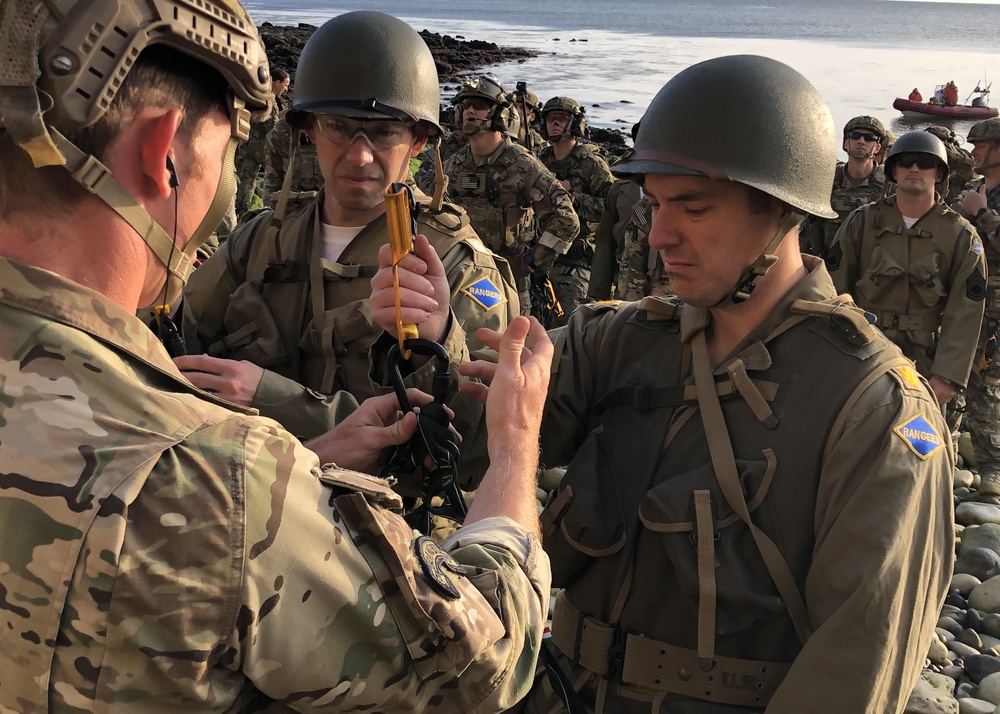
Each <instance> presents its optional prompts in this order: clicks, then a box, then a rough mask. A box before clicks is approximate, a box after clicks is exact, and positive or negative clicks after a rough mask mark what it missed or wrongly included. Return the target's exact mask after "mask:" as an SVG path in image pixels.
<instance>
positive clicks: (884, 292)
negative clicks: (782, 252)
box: [827, 131, 986, 405]
mask: <svg viewBox="0 0 1000 714" xmlns="http://www.w3.org/2000/svg"><path fill="white" fill-rule="evenodd" d="M947 176H948V162H947V154H946V153H945V149H944V144H942V142H941V140H940V139H938V138H937V137H936V136H934V135H933V134H929V133H927V132H923V131H916V132H909V133H907V134H904V135H903V136H901V137H899V139H897V141H896V143H895V144H894V145H893V147H892V152H891V153H890V155H889V160H888V161H887V162H886V178H887V179H888V180H889V181H892V182H894V183H895V184H896V195H895V196H889V197H887V198H884V199H882V200H881V201H879V202H878V203H872V204H868V205H867V206H863V207H862V208H859V209H858V210H856V211H855V212H854V213H852V214H851V215H850V216H849V217H848V218H847V220H846V221H844V223H843V225H842V226H841V227H840V230H839V231H837V235H836V236H835V237H834V242H833V245H832V246H831V247H830V250H829V252H828V254H827V264H828V265H829V268H830V273H831V275H832V276H833V282H834V284H835V285H836V286H837V289H838V290H840V291H841V292H844V293H850V294H851V295H852V296H853V297H854V299H855V301H856V302H857V303H858V305H860V306H861V307H862V308H864V309H865V310H868V311H870V312H872V313H874V315H875V318H876V323H875V324H876V325H877V326H878V327H880V328H881V329H882V330H883V331H884V332H885V334H886V335H887V336H888V337H889V339H891V340H892V341H893V342H895V343H896V344H897V345H898V346H899V348H900V349H901V350H902V351H903V354H905V355H906V356H907V357H909V358H910V359H912V360H914V361H915V362H916V364H917V369H918V370H920V373H921V374H923V375H924V376H925V377H927V379H928V380H929V381H930V384H931V387H932V388H933V389H934V394H935V395H936V396H937V398H938V401H939V402H940V403H941V405H945V404H947V403H948V402H950V401H951V399H952V398H953V397H954V395H955V393H956V391H957V390H959V389H964V388H965V386H966V384H967V383H968V380H969V370H970V369H971V367H972V361H973V358H974V356H975V350H976V342H977V341H978V339H979V328H980V326H981V324H982V320H983V298H984V297H985V296H986V261H985V259H984V257H983V246H982V243H980V241H979V236H978V234H977V233H976V229H975V228H973V227H972V225H971V224H970V223H969V222H968V221H967V220H965V219H964V218H962V216H961V215H959V214H958V213H956V212H955V211H953V210H951V209H950V208H948V207H947V206H946V205H945V204H944V203H942V202H941V200H940V198H939V197H938V195H937V193H936V192H935V190H934V186H935V184H936V183H938V182H940V181H942V180H944V179H946V178H947Z"/></svg>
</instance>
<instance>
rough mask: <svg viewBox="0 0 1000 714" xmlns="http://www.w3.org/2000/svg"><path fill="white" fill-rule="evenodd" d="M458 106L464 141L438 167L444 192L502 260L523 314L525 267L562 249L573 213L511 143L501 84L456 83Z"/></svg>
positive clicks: (558, 188)
mask: <svg viewBox="0 0 1000 714" xmlns="http://www.w3.org/2000/svg"><path fill="white" fill-rule="evenodd" d="M461 106H462V126H461V131H462V132H463V133H464V134H465V135H466V137H468V144H467V145H466V146H464V147H462V148H461V149H460V150H459V151H458V153H456V154H455V155H453V156H452V157H451V158H449V159H448V161H447V162H446V164H445V166H444V171H445V174H446V175H447V176H448V196H449V198H450V200H452V201H454V202H455V203H457V204H458V205H460V206H462V208H464V209H465V210H466V212H467V213H468V214H469V220H470V221H471V222H472V227H473V228H475V230H476V233H477V234H478V235H479V237H480V238H481V239H482V240H483V242H484V243H485V244H486V246H487V247H488V248H489V249H490V250H492V251H493V252H494V253H496V254H497V255H499V256H501V257H503V258H506V259H507V260H508V261H509V262H510V266H511V269H512V270H513V271H514V276H515V278H516V280H517V289H518V292H519V294H520V298H521V312H522V313H527V312H528V311H529V308H530V306H531V300H530V296H529V289H528V287H529V271H532V270H533V271H539V272H547V271H548V269H549V268H550V267H552V264H553V263H554V262H555V259H556V256H558V255H562V254H563V253H565V252H566V251H568V250H569V249H570V247H571V246H572V245H573V241H574V239H575V238H576V236H577V234H579V232H580V219H579V218H578V217H577V215H576V211H574V210H573V200H572V199H571V198H570V195H569V193H568V192H567V190H566V189H565V188H564V187H563V185H562V184H561V183H560V182H559V181H558V180H557V179H556V177H555V176H554V175H553V174H552V172H551V171H549V170H548V169H547V168H545V165H544V164H543V163H542V162H541V161H539V160H538V159H537V158H536V157H535V156H533V155H532V154H531V153H530V152H529V151H528V150H527V149H525V148H524V147H523V146H520V145H519V144H516V143H514V140H513V139H512V136H516V135H517V127H518V125H519V124H520V121H519V119H518V115H517V111H516V110H515V109H514V106H513V103H512V101H511V98H510V95H509V94H508V93H507V90H505V89H504V87H503V85H501V84H500V83H499V82H497V81H496V80H495V79H493V78H492V77H487V76H483V77H480V78H479V79H478V80H476V81H475V82H473V83H471V84H470V85H467V86H466V87H464V88H463V89H462V103H461Z"/></svg>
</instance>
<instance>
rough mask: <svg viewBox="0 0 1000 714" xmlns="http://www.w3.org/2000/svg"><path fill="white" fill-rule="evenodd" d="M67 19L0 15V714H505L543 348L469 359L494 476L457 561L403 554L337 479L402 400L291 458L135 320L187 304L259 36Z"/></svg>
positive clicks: (533, 638)
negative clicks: (149, 309) (182, 368)
mask: <svg viewBox="0 0 1000 714" xmlns="http://www.w3.org/2000/svg"><path fill="white" fill-rule="evenodd" d="M59 10H60V14H58V15H57V14H56V13H55V11H54V10H52V9H50V5H48V4H44V3H42V4H34V3H19V2H18V3H11V2H9V1H7V0H5V1H4V2H3V3H0V30H2V31H0V44H2V45H3V47H2V53H3V56H5V57H8V58H16V61H12V62H9V63H8V65H7V66H6V67H5V72H6V74H5V82H11V85H10V86H4V87H2V88H0V92H2V93H3V95H4V97H5V101H4V103H3V105H2V110H0V111H2V120H3V125H4V127H5V130H4V131H3V132H0V162H2V165H3V166H4V169H5V171H4V173H3V174H2V175H0V231H2V233H3V236H4V240H3V242H2V244H0V256H2V257H0V403H2V404H3V405H4V406H3V419H2V420H0V513H2V514H3V518H2V519H0V531H2V532H3V536H2V537H0V592H2V593H3V607H2V608H0V661H2V662H3V667H2V669H3V671H2V674H0V680H2V685H0V711H4V712H19V713H20V714H43V713H44V712H89V711H102V712H109V713H111V714H114V713H116V712H130V713H131V712H165V711H185V712H191V713H192V714H197V713H199V712H222V711H227V712H233V711H264V710H266V711H269V712H291V711H310V712H318V711H329V712H334V711H349V710H350V711H354V710H358V709H362V710H369V711H413V712H422V711H432V710H433V711H443V712H449V711H450V712H469V711H500V710H503V709H504V708H507V707H509V706H511V705H512V704H513V703H514V702H515V701H516V700H517V699H518V697H519V696H520V695H521V694H522V693H523V692H524V690H525V688H526V686H527V682H526V681H525V680H526V677H525V676H524V673H525V672H530V671H531V670H532V669H533V667H534V664H535V658H536V656H537V652H538V647H539V645H540V642H541V637H542V629H543V625H544V617H545V613H546V612H547V603H548V593H549V568H548V559H547V556H546V555H545V553H544V552H542V550H541V547H540V545H539V543H538V540H537V535H536V534H537V528H538V526H537V516H536V513H537V511H536V507H535V500H534V496H535V485H534V474H535V468H536V465H537V457H536V452H535V451H532V450H530V449H524V448H523V444H524V443H532V442H537V438H538V422H539V418H540V412H541V406H542V401H543V399H544V393H545V387H546V383H547V380H548V373H549V361H550V359H551V349H552V348H551V343H549V342H548V341H547V339H546V337H545V334H544V332H543V331H542V329H541V326H540V325H537V324H532V325H530V326H529V323H528V321H527V320H524V319H523V318H518V320H517V322H516V324H515V325H514V326H513V327H512V328H511V329H510V330H509V331H508V332H507V333H506V334H505V335H504V336H503V337H502V338H501V337H500V336H499V335H494V336H493V337H487V339H488V340H489V341H490V342H491V344H492V346H494V347H496V348H497V349H499V351H500V355H501V358H500V364H499V366H497V365H494V367H496V369H495V370H493V371H492V372H491V374H495V379H494V381H493V386H492V391H491V392H490V393H489V395H488V400H489V402H490V408H489V410H488V412H489V419H490V439H491V440H493V443H491V450H496V453H497V454H498V456H500V458H498V459H497V460H496V463H495V465H494V466H492V467H491V468H492V471H491V473H490V475H489V477H488V478H487V480H486V481H485V482H484V486H483V488H482V489H480V491H479V495H478V497H477V499H476V501H475V503H474V504H473V505H472V507H471V509H470V512H469V520H468V522H467V525H466V527H465V528H464V529H463V530H462V532H461V534H460V535H459V536H456V537H454V538H452V539H451V540H450V541H448V542H447V543H446V544H445V545H444V547H443V548H441V547H438V546H436V545H434V543H433V542H431V541H429V540H428V539H426V538H419V537H417V536H416V534H415V533H414V532H413V531H412V530H410V528H408V527H407V526H406V524H405V523H404V521H403V520H402V518H400V517H399V515H398V514H397V513H395V512H394V511H395V510H398V507H399V505H400V502H399V498H398V497H397V496H396V495H395V494H394V493H393V492H392V491H391V489H389V488H388V485H387V483H386V482H385V481H382V480H380V479H376V478H373V477H370V476H367V475H365V474H362V473H357V472H352V471H349V470H347V469H349V468H352V467H353V468H363V469H373V468H377V466H378V462H379V460H380V458H381V450H382V448H383V447H385V446H388V445H391V444H396V443H400V442H401V441H403V440H405V439H407V438H408V437H409V436H410V435H411V434H412V433H413V432H414V430H415V427H416V423H415V422H416V420H415V418H414V417H412V416H407V417H406V418H405V419H402V420H401V421H396V417H395V414H396V409H397V408H398V405H397V403H396V401H395V398H394V397H392V396H387V397H381V398H378V399H375V400H372V401H371V402H369V403H366V404H365V405H362V406H361V407H360V409H359V410H358V411H357V412H356V413H355V414H354V415H353V416H352V417H351V418H350V419H348V420H347V421H346V422H345V423H344V424H343V425H341V426H340V427H339V428H338V429H336V430H334V431H332V432H331V433H329V434H326V435H324V436H323V437H321V438H320V439H318V440H317V441H315V442H313V443H311V444H310V446H309V448H306V447H304V446H303V445H301V444H300V443H299V442H298V441H297V440H295V438H294V437H292V436H291V435H290V434H289V433H288V432H286V431H285V430H283V429H282V428H281V427H279V426H278V425H277V424H276V423H275V422H273V421H271V420H269V419H262V418H259V417H257V416H256V415H255V414H254V413H253V412H252V411H251V410H245V409H242V408H240V407H237V406H235V405H233V404H229V403H227V402H224V401H222V400H219V399H217V398H215V397H214V396H212V395H211V394H209V393H206V392H203V391H201V390H198V389H196V388H195V387H193V386H192V385H191V384H190V383H189V382H187V381H186V380H185V379H184V378H183V377H182V376H181V374H180V373H179V372H178V371H177V369H176V368H175V367H174V365H173V363H172V362H171V361H170V359H169V357H168V355H167V353H166V351H165V350H164V348H163V346H162V345H160V344H159V343H158V342H157V341H156V339H155V338H154V336H153V335H152V333H151V332H149V330H148V329H146V327H145V326H144V325H143V324H142V323H140V322H139V321H138V320H137V319H136V318H135V316H134V313H135V311H136V309H137V308H139V307H141V306H144V305H148V304H151V303H153V302H157V303H160V302H168V303H169V302H170V301H171V298H173V297H175V296H176V295H177V293H178V292H179V289H180V286H181V285H182V283H183V280H184V277H185V276H186V274H187V273H188V271H189V269H190V256H191V254H192V253H193V251H194V249H195V248H196V247H197V245H198V243H199V242H200V241H201V240H203V238H204V236H205V235H207V233H208V232H209V231H210V230H211V228H212V227H213V224H214V223H217V222H218V218H219V215H220V214H221V212H222V210H224V208H225V206H226V204H228V202H229V199H230V197H231V195H232V191H233V188H234V187H233V182H232V180H231V179H229V177H231V176H232V175H233V154H234V152H235V149H236V142H237V140H238V139H246V136H247V129H248V127H249V120H250V111H253V112H255V113H259V114H263V113H266V112H267V111H269V109H270V107H269V102H270V101H271V95H270V92H269V86H268V85H269V80H268V76H267V60H266V57H265V55H264V49H263V46H262V45H261V43H260V40H259V39H258V37H257V33H256V30H255V28H254V24H253V22H252V21H251V20H250V18H249V17H248V16H247V15H246V14H245V12H244V11H243V9H242V8H241V7H240V6H239V5H238V4H237V3H236V2H233V1H232V0H220V1H219V2H212V0H202V1H201V2H199V3H192V2H188V1H187V0H184V1H183V2H170V0H161V1H159V2H157V3H148V2H144V1H139V0H132V1H131V2H129V1H124V2H123V1H122V0H115V1H114V2H101V0H90V1H89V2H85V3H84V2H78V3H72V2H62V3H60V5H59ZM161 13H162V14H161ZM95 17H100V18H101V21H102V23H101V24H102V25H103V28H104V29H103V30H102V29H101V27H100V26H95V23H94V18H95ZM95 33H96V35H95ZM223 38H227V39H223ZM12 43H14V44H12ZM15 45H16V48H15ZM213 47H217V48H218V50H217V51H215V52H213V51H212V50H211V48H213ZM64 48H74V50H66V49H64ZM88 49H89V51H90V52H91V53H92V54H88V53H87V51H88ZM67 52H74V53H75V54H74V55H73V57H72V58H71V57H70V56H69V55H68V54H66V53H67ZM71 59H73V60H74V61H73V62H71V61H70V60H71ZM98 68H101V69H103V70H105V71H100V70H99V69H98ZM92 69H93V71H91V70H92ZM126 75H127V76H126ZM123 78H124V81H122V80H123ZM119 87H120V88H121V91H116V90H118V89H119ZM78 89H79V91H77V90H78ZM106 106H109V108H108V109H107V110H106V109H105V107H106ZM227 106H228V112H229V114H228V115H227V114H226V113H225V111H224V109H225V107H227ZM248 110H250V111H248ZM91 152H93V153H91ZM223 157H224V158H223ZM36 166H37V167H43V168H38V169H36V168H35V167H36ZM80 169H85V170H80ZM8 170H10V172H8ZM76 182H79V184H82V186H81V185H78V184H77V183H76ZM213 196H214V197H215V199H214V200H213ZM109 207H110V208H109ZM112 209H113V210H112ZM119 211H120V213H119ZM165 228H166V230H165ZM168 230H169V231H170V233H173V235H174V238H173V239H171V238H170V236H169V234H168V232H167V231H168ZM95 254H97V255H100V256H103V258H104V259H101V260H93V259H92V258H93V256H94V255H95ZM412 261H413V262H416V258H413V259H412ZM403 303H404V309H405V310H410V309H411V307H412V306H411V304H410V302H409V299H408V297H407V296H406V295H404V296H403ZM529 331H530V336H531V338H532V340H533V341H534V344H535V346H534V352H533V353H530V352H529V353H524V354H523V355H522V349H523V340H524V338H525V335H526V334H529ZM494 338H497V339H494ZM477 387H478V389H477V390H474V393H475V394H476V395H478V396H479V397H483V396H484V392H483V390H484V389H485V388H484V387H482V386H479V385H477ZM412 396H413V398H414V399H415V400H417V403H422V402H424V401H425V400H424V399H423V398H419V393H417V392H413V393H412ZM39 444H44V445H45V448H44V453H40V452H39V450H38V447H39ZM310 449H312V450H310ZM334 461H336V462H339V463H340V464H342V466H340V467H338V466H334V465H333V462H334ZM321 463H326V464H327V465H326V466H321ZM15 529H16V533H15Z"/></svg>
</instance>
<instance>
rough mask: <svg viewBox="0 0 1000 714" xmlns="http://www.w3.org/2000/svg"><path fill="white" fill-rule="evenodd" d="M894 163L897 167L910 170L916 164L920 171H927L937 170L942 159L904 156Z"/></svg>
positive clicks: (911, 155) (919, 155) (918, 155)
mask: <svg viewBox="0 0 1000 714" xmlns="http://www.w3.org/2000/svg"><path fill="white" fill-rule="evenodd" d="M894 163H895V164H896V166H899V167H900V168H904V169H908V168H910V167H911V166H913V165H914V164H916V166H917V168H918V169H922V170H924V171H926V170H927V169H936V168H937V167H938V164H939V163H940V159H936V158H934V157H933V156H927V155H926V154H903V155H902V156H900V157H899V158H898V159H896V161H895V162H894Z"/></svg>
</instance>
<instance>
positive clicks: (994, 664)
mask: <svg viewBox="0 0 1000 714" xmlns="http://www.w3.org/2000/svg"><path fill="white" fill-rule="evenodd" d="M964 664H965V673H966V674H967V675H969V679H971V680H972V681H973V682H976V683H979V682H982V681H983V680H984V679H986V678H987V677H989V676H990V675H991V674H996V673H997V672H1000V657H993V656H991V655H984V654H977V655H971V656H969V657H966V658H965V660H964Z"/></svg>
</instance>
